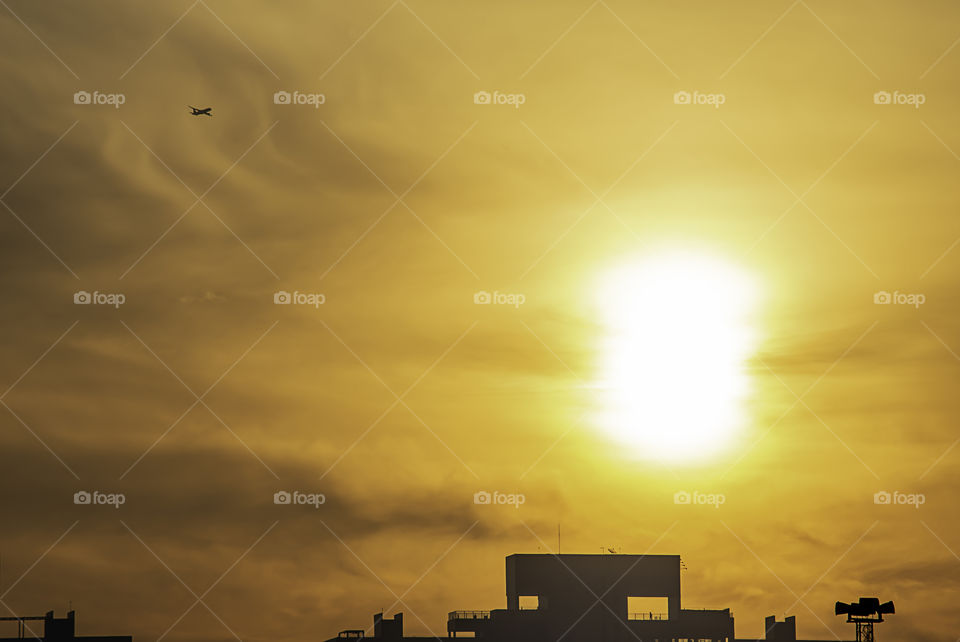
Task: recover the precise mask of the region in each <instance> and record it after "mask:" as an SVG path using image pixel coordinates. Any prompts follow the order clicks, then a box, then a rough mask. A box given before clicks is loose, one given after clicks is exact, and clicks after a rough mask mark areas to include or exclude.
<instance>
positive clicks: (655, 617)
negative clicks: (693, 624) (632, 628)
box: [627, 611, 668, 620]
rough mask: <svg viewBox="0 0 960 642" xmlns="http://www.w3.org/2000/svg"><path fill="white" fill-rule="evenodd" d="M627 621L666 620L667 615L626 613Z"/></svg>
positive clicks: (647, 612)
mask: <svg viewBox="0 0 960 642" xmlns="http://www.w3.org/2000/svg"><path fill="white" fill-rule="evenodd" d="M627 619H628V620H666V619H668V618H667V613H653V612H650V611H646V612H643V613H627Z"/></svg>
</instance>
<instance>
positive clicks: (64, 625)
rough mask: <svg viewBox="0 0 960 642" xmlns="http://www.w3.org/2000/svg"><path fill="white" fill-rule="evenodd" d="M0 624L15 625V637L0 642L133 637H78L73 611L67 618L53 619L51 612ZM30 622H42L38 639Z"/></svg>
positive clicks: (98, 641) (123, 641) (125, 639)
mask: <svg viewBox="0 0 960 642" xmlns="http://www.w3.org/2000/svg"><path fill="white" fill-rule="evenodd" d="M0 622H16V623H17V637H15V638H0V642H14V641H16V640H42V641H43V642H69V641H70V640H80V641H81V642H133V637H132V636H130V635H83V636H78V635H77V633H76V631H77V616H76V612H75V611H70V612H68V613H67V617H54V616H53V611H47V613H46V615H24V616H12V617H0ZM30 622H43V633H42V634H39V637H38V633H37V632H36V631H35V630H34V626H33V625H31V624H30Z"/></svg>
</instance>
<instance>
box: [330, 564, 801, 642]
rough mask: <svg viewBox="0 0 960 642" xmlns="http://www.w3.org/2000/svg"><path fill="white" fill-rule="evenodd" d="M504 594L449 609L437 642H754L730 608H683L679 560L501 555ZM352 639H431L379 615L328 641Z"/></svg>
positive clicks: (792, 625) (771, 626)
mask: <svg viewBox="0 0 960 642" xmlns="http://www.w3.org/2000/svg"><path fill="white" fill-rule="evenodd" d="M506 589H507V608H505V609H494V610H492V611H451V612H450V613H449V614H448V616H447V637H446V638H442V639H445V640H452V639H457V638H464V637H475V638H478V639H483V640H486V641H487V642H557V640H563V642H637V641H638V640H641V641H643V642H648V641H656V642H695V641H696V642H699V641H707V640H709V641H710V642H754V641H752V640H749V639H742V638H737V637H736V635H735V632H734V620H733V614H732V613H731V612H730V609H729V608H725V609H686V608H683V607H682V606H681V601H680V556H679V555H576V554H574V555H570V554H564V555H548V554H517V555H510V556H508V557H507V558H506ZM653 604H655V605H656V606H651V605H653ZM637 605H642V607H643V608H638V606H637ZM764 631H765V635H764V637H763V638H759V640H762V641H765V642H815V641H806V640H797V627H796V618H794V617H793V616H791V617H788V618H786V619H785V620H783V621H782V622H778V621H777V620H776V617H775V616H770V617H768V618H767V619H766V621H765V627H764ZM371 634H372V635H371ZM358 638H372V639H378V640H409V641H413V640H424V641H425V640H436V639H437V638H435V637H433V636H429V637H406V636H404V634H403V614H402V613H397V614H396V615H395V616H394V617H393V618H385V617H384V616H383V614H382V613H378V614H376V615H375V616H374V625H373V627H372V630H370V629H368V630H363V629H347V630H344V631H341V632H340V633H339V634H338V635H337V637H335V638H331V639H330V640H328V642H334V641H335V640H339V641H342V640H344V639H358Z"/></svg>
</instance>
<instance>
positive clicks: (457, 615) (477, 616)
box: [447, 611, 490, 620]
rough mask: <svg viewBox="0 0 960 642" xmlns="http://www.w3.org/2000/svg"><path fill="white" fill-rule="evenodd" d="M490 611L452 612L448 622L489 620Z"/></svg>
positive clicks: (448, 615)
mask: <svg viewBox="0 0 960 642" xmlns="http://www.w3.org/2000/svg"><path fill="white" fill-rule="evenodd" d="M489 619H490V611H450V613H448V614H447V620H489Z"/></svg>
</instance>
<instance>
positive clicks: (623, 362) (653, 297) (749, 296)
mask: <svg viewBox="0 0 960 642" xmlns="http://www.w3.org/2000/svg"><path fill="white" fill-rule="evenodd" d="M597 297H598V301H597V303H598V305H599V310H600V315H601V317H602V320H603V324H604V326H605V328H606V334H605V336H604V338H603V341H602V343H603V345H602V346H601V350H600V382H599V384H600V385H599V389H600V395H601V399H600V408H599V413H598V415H599V416H598V417H597V421H598V423H599V425H600V426H602V428H603V429H604V430H605V431H606V432H608V433H609V434H610V435H611V436H612V437H614V438H615V439H617V440H618V441H620V442H621V443H623V444H626V445H628V446H629V447H630V448H631V450H632V451H633V452H634V453H636V455H638V456H640V457H643V458H647V459H654V460H661V461H670V462H683V461H696V460H702V459H704V458H707V457H709V456H712V455H715V454H717V453H718V452H720V451H722V450H724V448H725V447H729V446H730V445H731V444H732V443H733V442H734V441H735V438H736V436H737V433H738V432H739V430H740V429H741V427H742V426H743V424H744V422H745V413H744V409H743V406H744V402H745V398H746V396H747V393H748V392H749V378H748V376H747V374H746V372H745V361H746V359H747V358H748V357H749V355H750V353H751V351H752V350H753V345H754V340H755V333H754V330H753V327H752V325H751V313H752V310H753V307H754V305H755V302H756V298H757V286H756V283H755V281H754V280H753V279H752V278H751V276H750V275H749V273H748V272H746V271H744V270H743V269H741V268H739V267H738V266H736V265H735V264H734V263H731V262H729V261H726V260H724V259H722V258H719V257H716V256H713V255H710V254H707V253H703V252H695V251H680V250H669V251H662V252H657V253H652V254H649V255H646V256H643V257H640V258H637V259H636V260H631V261H628V262H625V263H623V264H621V265H618V266H616V267H614V268H613V269H611V270H609V271H608V272H606V273H605V274H603V275H602V277H601V279H600V282H599V284H598V287H597Z"/></svg>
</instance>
